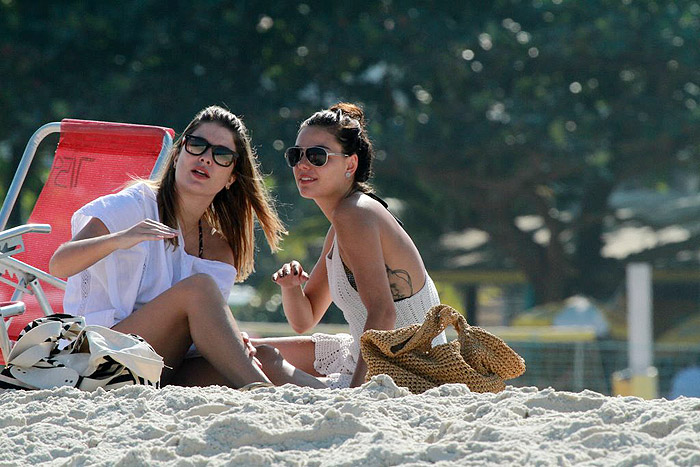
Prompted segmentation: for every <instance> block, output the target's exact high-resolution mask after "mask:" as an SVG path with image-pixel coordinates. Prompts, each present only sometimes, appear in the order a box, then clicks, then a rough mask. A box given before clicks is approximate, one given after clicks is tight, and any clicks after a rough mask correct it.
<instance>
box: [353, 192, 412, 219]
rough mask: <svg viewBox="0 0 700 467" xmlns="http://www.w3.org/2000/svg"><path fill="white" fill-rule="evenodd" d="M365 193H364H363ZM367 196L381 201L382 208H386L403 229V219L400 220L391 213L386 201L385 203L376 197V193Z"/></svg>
mask: <svg viewBox="0 0 700 467" xmlns="http://www.w3.org/2000/svg"><path fill="white" fill-rule="evenodd" d="M363 193H364V192H363ZM365 194H366V195H367V196H369V197H370V198H372V199H374V200H377V201H379V203H380V204H381V205H382V206H384V208H385V209H386V210H387V211H389V214H391V215H392V216H394V219H396V222H398V223H399V225H400V226H401V227H403V222H401V219H399V218H398V217H396V214H394V213H393V212H391V210H389V205H388V204H387V202H386V201H384V200H383V199H381V198H380V197H379V196H377V195H375V194H374V193H365Z"/></svg>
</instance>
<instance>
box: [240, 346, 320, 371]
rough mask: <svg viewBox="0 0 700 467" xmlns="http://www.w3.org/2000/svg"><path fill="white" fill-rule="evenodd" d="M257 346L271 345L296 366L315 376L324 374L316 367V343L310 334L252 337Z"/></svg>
mask: <svg viewBox="0 0 700 467" xmlns="http://www.w3.org/2000/svg"><path fill="white" fill-rule="evenodd" d="M250 342H251V344H253V345H254V346H255V347H258V346H260V345H269V346H271V347H274V348H276V349H277V350H279V351H280V354H282V357H283V358H284V359H285V360H286V361H287V362H289V363H290V364H291V365H293V366H295V367H296V368H298V369H300V370H302V371H304V372H306V373H308V374H310V375H313V376H324V375H322V374H320V373H319V372H317V371H316V369H315V368H314V360H315V359H316V344H314V342H313V341H312V340H311V337H309V336H292V337H264V338H258V339H254V338H251V339H250Z"/></svg>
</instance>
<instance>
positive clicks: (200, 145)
mask: <svg viewBox="0 0 700 467" xmlns="http://www.w3.org/2000/svg"><path fill="white" fill-rule="evenodd" d="M207 146H208V144H207V141H206V140H205V139H202V138H198V137H196V136H188V137H187V138H186V139H185V149H187V152H189V153H190V154H195V155H199V154H202V153H203V152H204V151H206V150H207Z"/></svg>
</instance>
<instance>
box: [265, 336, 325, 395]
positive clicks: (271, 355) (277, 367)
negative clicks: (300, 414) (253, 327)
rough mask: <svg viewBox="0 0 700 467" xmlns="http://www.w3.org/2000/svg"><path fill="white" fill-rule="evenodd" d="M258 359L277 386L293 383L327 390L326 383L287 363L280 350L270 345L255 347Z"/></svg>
mask: <svg viewBox="0 0 700 467" xmlns="http://www.w3.org/2000/svg"><path fill="white" fill-rule="evenodd" d="M255 349H256V351H257V353H256V354H255V356H256V358H257V359H258V360H260V363H261V364H262V367H263V370H264V371H265V374H266V375H267V376H268V377H269V378H270V380H271V381H272V382H273V383H274V384H276V385H277V386H281V385H283V384H287V383H291V384H296V385H297V386H306V387H310V388H317V389H327V388H328V386H326V385H325V384H324V383H322V382H321V381H320V380H319V379H317V378H315V377H313V376H311V375H310V374H308V373H307V372H304V371H302V370H300V369H299V368H296V367H294V366H293V365H291V364H290V363H289V362H288V361H286V360H285V359H284V358H283V357H282V355H281V353H280V351H279V350H277V349H276V348H275V347H272V346H270V345H259V346H256V347H255Z"/></svg>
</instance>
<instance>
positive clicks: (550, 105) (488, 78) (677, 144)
mask: <svg viewBox="0 0 700 467" xmlns="http://www.w3.org/2000/svg"><path fill="white" fill-rule="evenodd" d="M440 3H445V4H444V5H439V6H436V5H435V4H433V3H430V2H398V1H391V0H383V1H381V2H370V1H365V2H363V1H361V2H337V3H333V4H328V3H321V2H308V3H291V2H283V1H270V2H264V3H263V2H224V1H218V0H209V1H204V2H198V3H197V4H196V5H195V6H193V4H192V3H191V2H188V3H185V2H181V1H176V2H168V3H167V4H165V3H162V2H156V1H152V0H151V1H148V0H140V1H135V0H131V1H123V2H114V3H109V2H106V3H105V2H79V1H70V2H62V3H61V4H60V5H59V4H56V3H55V2H42V1H37V2H18V1H13V0H5V1H3V2H1V3H0V56H1V57H2V60H0V80H1V81H2V83H3V86H1V87H0V106H1V107H2V108H3V109H4V110H5V111H4V112H3V113H2V114H0V164H2V174H3V175H2V177H3V180H2V186H3V187H7V186H8V185H9V180H10V177H11V175H12V173H13V171H14V167H15V166H16V161H17V157H18V155H19V154H21V148H22V146H23V145H24V144H25V142H26V140H27V139H28V138H29V136H30V135H31V133H32V132H33V130H34V129H36V128H37V127H38V126H40V125H41V124H43V123H46V122H48V121H53V120H57V119H60V118H64V117H71V118H86V119H94V120H112V121H129V122H134V123H151V124H160V125H166V126H171V127H173V128H175V129H176V130H181V129H182V128H184V126H185V124H186V123H187V122H188V121H189V120H190V119H191V117H192V116H193V115H194V114H195V113H196V112H197V111H198V110H199V109H200V108H202V107H204V106H206V105H209V104H212V103H218V104H225V105H227V106H228V107H230V108H231V109H232V110H233V111H234V112H236V113H237V114H240V115H242V116H243V118H244V120H245V121H246V123H247V125H248V126H249V128H250V129H251V132H252V135H253V140H254V143H255V146H256V148H257V150H258V153H259V154H260V157H261V160H262V163H263V167H264V168H265V170H266V171H267V172H269V173H271V175H272V176H271V179H270V183H271V184H272V185H273V186H274V188H275V191H276V193H277V195H278V198H279V199H280V201H281V203H282V206H281V209H282V211H283V213H284V214H285V215H286V216H287V218H288V222H289V224H290V229H291V231H292V235H291V236H290V240H289V242H288V248H287V249H288V250H289V252H290V253H292V252H293V253H301V254H303V252H304V251H305V250H306V244H307V242H310V243H313V242H317V241H318V240H317V238H318V236H320V235H322V234H323V230H324V229H325V226H326V225H327V224H325V223H324V222H323V221H319V216H320V214H319V212H318V210H317V209H316V208H315V206H313V205H312V203H310V202H308V201H304V200H301V199H299V197H298V195H297V194H296V189H295V187H294V184H293V180H292V179H291V177H290V176H289V175H288V173H287V170H288V169H286V168H285V166H284V162H283V159H282V153H283V148H284V147H286V146H288V145H291V144H293V142H294V138H295V135H296V130H297V128H298V124H299V122H300V121H301V120H302V119H303V118H304V117H306V116H307V115H309V114H310V113H311V112H313V111H315V110H318V109H319V108H321V107H324V106H327V105H329V104H332V103H334V102H336V101H338V100H349V101H357V102H361V103H363V104H364V107H365V110H366V112H367V116H368V118H369V121H370V124H369V125H370V126H369V131H370V134H371V135H372V137H373V139H374V142H375V145H376V147H377V148H378V150H379V151H378V160H377V163H376V174H377V175H376V185H377V186H378V188H379V191H380V193H381V194H382V195H386V196H390V197H395V198H400V199H401V200H402V201H403V202H404V203H405V205H407V206H408V208H407V209H406V210H405V211H404V212H403V213H402V215H403V217H404V220H405V221H406V223H407V228H408V230H409V232H411V234H412V236H413V237H414V238H415V239H416V240H417V243H418V244H419V247H420V248H421V251H422V252H423V253H424V256H425V259H426V261H427V263H428V266H429V267H432V268H438V267H441V265H442V263H441V261H442V260H443V259H444V258H443V257H442V256H441V252H440V249H439V247H438V242H437V239H438V238H439V236H440V235H441V234H442V233H445V232H450V231H459V230H462V229H465V228H468V227H475V228H480V229H482V230H484V231H486V232H488V233H489V235H490V238H491V241H492V243H493V245H494V247H495V248H496V249H498V250H499V251H501V252H502V253H503V254H504V255H505V256H507V257H508V258H510V259H511V260H512V261H513V263H514V264H515V265H516V266H517V267H518V268H520V269H521V270H523V271H524V272H525V273H526V275H527V276H528V278H529V280H530V282H531V283H532V284H533V286H534V289H535V292H536V295H537V299H538V301H547V300H552V299H559V298H562V297H565V296H567V295H568V294H570V293H572V292H586V293H595V292H598V293H602V292H604V291H605V290H606V289H605V284H606V283H609V282H610V281H609V278H610V277H614V275H615V274H616V271H617V270H618V267H619V266H618V265H617V264H615V263H614V262H611V261H609V260H605V259H604V258H603V257H602V256H601V255H600V247H601V241H602V240H601V235H602V233H603V228H604V226H605V225H606V222H607V223H609V222H610V221H611V220H614V216H615V213H614V212H613V211H611V209H610V207H609V206H608V198H609V195H610V193H611V192H612V191H613V190H614V189H615V188H616V187H619V186H621V184H630V183H631V184H636V185H640V186H651V187H654V186H658V184H659V183H660V182H663V181H665V180H667V179H668V177H669V176H670V174H672V173H673V172H674V171H678V170H681V171H687V172H692V171H696V170H697V165H698V163H699V161H700V155H699V154H698V151H699V139H700V134H699V133H698V131H697V128H698V123H699V120H700V110H699V109H698V106H697V104H698V100H699V99H700V71H699V70H700V57H699V56H698V52H697V51H698V45H700V44H698V37H700V30H699V29H700V5H699V4H698V3H697V2H695V1H652V0H639V1H631V0H623V1H619V0H618V1H613V0H591V1H587V2H574V1H569V0H555V1H546V0H531V1H518V0H496V1H493V2H484V3H483V4H482V2H451V3H450V2H440ZM34 183H35V184H34V187H36V182H34ZM19 215H21V214H19ZM25 215H26V213H25ZM526 215H536V216H539V217H540V218H541V219H542V221H543V228H544V229H545V231H546V232H548V234H549V235H548V241H545V242H542V241H541V239H540V241H536V240H535V237H534V236H533V235H532V233H531V232H526V231H523V230H522V229H520V228H518V226H517V222H516V219H518V218H520V217H522V216H526ZM295 232H297V233H296V234H295ZM298 232H303V235H301V234H299V233H298ZM309 260H311V258H309ZM277 261H278V260H275V259H271V258H270V257H269V256H266V255H263V256H262V257H261V262H260V263H259V268H258V269H259V270H261V271H262V272H263V273H264V276H267V275H268V273H270V272H271V271H272V268H273V267H274V266H275V265H276V264H277ZM309 266H310V265H309Z"/></svg>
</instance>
